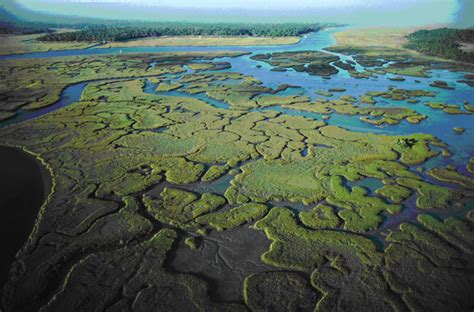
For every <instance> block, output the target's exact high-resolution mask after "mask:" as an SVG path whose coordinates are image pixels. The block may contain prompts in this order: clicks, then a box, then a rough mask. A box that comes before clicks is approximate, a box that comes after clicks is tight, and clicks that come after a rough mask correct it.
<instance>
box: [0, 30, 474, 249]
mask: <svg viewBox="0 0 474 312" xmlns="http://www.w3.org/2000/svg"><path fill="white" fill-rule="evenodd" d="M337 31H340V30H338V29H331V30H326V31H321V32H317V33H311V34H309V35H307V36H305V37H304V38H302V40H301V41H300V42H299V43H297V44H294V45H287V46H257V47H238V46H218V47H215V46H213V47H133V48H110V49H102V48H92V49H83V50H68V51H52V52H41V53H28V54H19V55H8V56H1V57H0V61H1V60H2V59H25V58H51V57H63V56H82V55H114V54H119V53H155V52H202V51H224V50H225V51H244V52H249V54H247V55H243V56H240V57H236V58H219V59H218V60H219V61H225V62H229V63H230V64H231V69H230V70H231V71H235V72H240V73H242V74H244V75H251V76H253V77H255V78H256V79H258V80H260V81H261V82H262V83H263V85H265V86H268V87H272V88H276V87H278V86H279V85H281V84H289V85H295V86H299V87H301V88H299V89H290V90H286V91H285V92H290V93H291V92H297V93H298V94H301V95H306V96H309V97H310V98H312V99H314V98H316V97H317V95H316V94H315V91H316V90H318V89H328V88H334V87H337V88H344V89H346V92H344V93H341V95H352V96H355V97H357V96H360V95H363V94H365V93H366V92H368V91H386V90H387V89H388V88H389V87H391V86H396V87H397V88H402V89H412V90H416V89H417V90H419V89H423V90H426V91H434V92H436V96H435V97H434V98H433V97H429V98H428V97H427V98H420V102H419V103H416V104H408V103H406V102H402V101H392V100H386V99H377V104H376V105H375V107H407V108H410V109H413V110H415V111H417V112H419V113H420V114H424V115H427V116H428V119H427V120H424V121H422V122H421V123H420V124H410V123H408V122H406V121H403V122H401V123H400V124H398V125H387V126H374V125H371V124H368V123H364V122H362V121H361V120H360V119H359V117H360V116H349V115H341V114H337V113H333V114H332V115H331V118H330V119H329V120H328V121H327V123H328V124H332V125H338V126H341V127H344V128H347V129H350V130H352V131H359V132H370V133H380V134H389V135H405V134H412V133H428V134H432V135H434V136H436V137H438V138H439V139H441V140H442V141H444V142H446V143H448V146H449V149H450V151H451V152H452V153H453V156H452V157H450V158H445V157H442V156H438V157H435V158H433V159H431V160H430V161H428V162H427V163H426V164H424V166H425V167H426V168H429V167H436V166H442V165H447V164H451V165H454V166H455V167H456V168H457V169H458V170H460V171H461V172H463V173H466V170H465V166H466V164H467V162H468V160H469V158H470V157H473V156H474V140H473V133H474V115H467V114H461V115H449V114H446V113H444V112H442V111H441V110H434V109H431V108H429V107H427V106H426V105H424V102H426V101H434V102H445V103H449V104H462V103H463V102H464V101H468V102H471V104H474V88H471V87H469V86H467V85H466V84H463V83H459V82H458V80H461V79H462V76H463V75H464V73H460V72H450V71H447V70H433V71H431V72H430V75H431V77H430V78H418V77H417V78H414V77H405V78H406V80H405V81H396V82H395V81H392V80H390V79H389V78H391V77H394V75H391V74H387V75H380V76H378V77H376V78H369V79H356V78H352V77H351V76H350V75H349V73H348V72H347V71H345V70H341V69H340V70H339V73H338V74H336V75H333V76H331V79H323V78H321V77H319V76H314V75H309V74H307V73H304V72H296V71H291V70H290V71H286V72H276V71H271V69H272V66H270V65H268V64H267V63H264V62H259V61H256V60H252V59H251V56H252V55H256V54H262V53H270V52H284V51H306V50H312V51H324V48H326V47H329V46H332V45H334V44H335V43H336V42H335V39H334V37H333V34H334V33H335V32H337ZM333 54H335V55H337V56H339V57H340V59H341V60H342V61H344V62H346V61H352V62H354V59H352V57H350V56H345V55H341V54H337V53H333ZM257 65H259V66H257ZM356 69H357V70H359V71H361V70H363V68H362V67H361V66H360V65H359V64H357V63H356ZM436 79H442V80H443V81H446V82H447V83H449V84H450V85H452V86H454V87H455V89H454V90H444V89H439V88H434V87H431V86H429V84H430V83H432V82H433V80H436ZM104 80H107V79H104ZM89 83H91V82H81V83H77V84H72V85H70V86H68V87H67V88H65V89H64V90H63V91H62V93H61V97H60V100H59V101H58V102H56V103H55V104H53V105H51V106H48V107H45V108H43V109H39V110H34V111H26V110H20V111H19V112H18V114H17V116H16V117H15V118H12V119H9V120H6V121H3V122H0V127H4V126H8V125H12V124H15V123H18V122H23V121H27V120H30V119H32V118H36V117H39V116H42V115H44V114H47V113H50V112H52V111H55V110H57V109H60V108H62V107H66V106H68V105H70V104H72V103H75V102H77V101H79V100H80V97H81V94H82V92H83V90H84V89H85V88H86V87H87V86H88V84H89ZM155 88H156V85H153V84H151V83H149V82H147V84H146V87H145V92H148V93H154V92H155V91H154V90H155ZM160 94H162V93H160ZM164 94H166V95H174V96H186V97H194V98H196V97H197V98H199V99H201V100H203V101H205V102H207V103H209V104H210V105H213V106H216V107H219V108H223V109H228V108H229V105H228V104H226V103H224V102H220V101H216V100H214V99H210V98H208V97H207V96H205V95H202V94H198V95H189V94H187V93H184V92H179V91H171V92H166V93H164ZM362 105H363V104H361V106H362ZM260 110H274V111H278V112H280V113H282V114H289V115H296V116H305V117H307V118H312V119H319V120H320V119H321V117H322V115H321V114H315V113H310V112H304V111H299V110H295V109H290V108H283V107H281V106H272V107H267V108H264V109H260ZM453 127H463V128H465V129H466V132H465V134H463V135H458V134H455V133H454V131H453V130H452V129H453ZM1 153H3V152H1ZM9 153H14V152H12V151H8V153H7V154H5V155H7V156H8V155H10V154H9ZM35 179H36V178H35ZM34 181H36V180H34ZM372 182H373V181H365V182H364V181H362V182H361V183H362V184H363V183H366V184H367V186H366V187H367V188H368V189H371V183H372ZM38 185H41V187H43V185H44V184H43V182H41V184H38ZM38 187H39V186H38ZM38 196H39V195H38ZM34 198H40V197H34ZM43 199H44V198H43ZM35 205H36V206H35V207H36V209H37V208H38V207H39V206H40V205H41V202H39V203H37V204H35ZM406 211H407V212H406V213H407V214H406V215H403V214H402V215H401V217H404V218H405V217H406V218H411V217H412V216H411V215H409V213H410V211H411V210H408V209H407V210H406ZM34 215H36V213H34ZM33 220H34V218H33ZM30 230H31V225H30ZM24 232H25V233H29V231H26V230H25V231H24ZM17 249H18V248H17Z"/></svg>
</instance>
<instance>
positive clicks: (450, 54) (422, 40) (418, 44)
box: [405, 28, 474, 62]
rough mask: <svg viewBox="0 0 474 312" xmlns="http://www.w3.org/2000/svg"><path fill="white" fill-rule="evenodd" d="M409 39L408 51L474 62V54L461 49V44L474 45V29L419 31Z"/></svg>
mask: <svg viewBox="0 0 474 312" xmlns="http://www.w3.org/2000/svg"><path fill="white" fill-rule="evenodd" d="M407 38H408V43H407V44H406V45H405V47H406V48H408V49H411V50H415V51H418V52H420V53H423V54H426V55H431V56H439V57H442V58H446V59H452V60H456V61H462V62H474V53H472V52H470V53H468V52H466V51H463V50H462V49H461V43H474V29H452V28H440V29H434V30H418V31H416V32H414V33H411V34H410V35H408V36H407Z"/></svg>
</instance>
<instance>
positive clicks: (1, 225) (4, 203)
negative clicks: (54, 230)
mask: <svg viewBox="0 0 474 312" xmlns="http://www.w3.org/2000/svg"><path fill="white" fill-rule="evenodd" d="M51 188H52V177H51V174H50V172H49V171H48V169H47V168H46V166H44V164H43V163H42V162H41V161H40V160H39V159H38V158H37V157H36V156H35V155H33V154H30V153H28V152H26V151H24V150H22V149H21V148H16V147H8V146H0V233H1V235H0V245H1V246H2V257H1V260H0V264H1V265H0V267H1V269H0V285H1V286H3V284H4V283H5V282H6V281H7V279H8V273H9V271H10V267H11V265H12V263H13V261H14V259H15V255H16V254H17V252H18V250H20V249H21V248H22V246H23V245H24V244H25V242H26V241H27V239H28V236H29V235H30V233H31V232H32V230H33V228H34V224H35V220H36V217H37V215H38V212H39V210H40V208H41V206H42V205H43V203H44V202H45V200H46V199H47V198H48V195H49V193H50V192H51Z"/></svg>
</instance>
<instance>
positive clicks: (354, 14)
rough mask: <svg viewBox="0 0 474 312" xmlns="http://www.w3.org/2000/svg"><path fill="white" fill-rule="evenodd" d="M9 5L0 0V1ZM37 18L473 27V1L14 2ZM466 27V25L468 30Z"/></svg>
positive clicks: (80, 0)
mask: <svg viewBox="0 0 474 312" xmlns="http://www.w3.org/2000/svg"><path fill="white" fill-rule="evenodd" d="M2 1H3V2H5V1H10V0H0V3H1V2H2ZM16 2H17V3H18V4H20V5H21V6H23V7H25V8H27V9H30V10H34V11H39V12H43V13H51V14H61V15H76V16H81V17H95V18H109V19H135V20H154V21H157V20H158V21H214V22H228V21H235V22H255V21H263V22H281V21H285V22H336V23H349V24H356V25H362V26H372V25H373V26H406V25H427V24H449V23H454V22H457V23H460V24H464V25H463V26H474V25H472V24H473V23H474V18H471V16H474V0H273V1H270V0H16ZM469 24H470V25H469Z"/></svg>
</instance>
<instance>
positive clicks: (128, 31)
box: [39, 23, 335, 42]
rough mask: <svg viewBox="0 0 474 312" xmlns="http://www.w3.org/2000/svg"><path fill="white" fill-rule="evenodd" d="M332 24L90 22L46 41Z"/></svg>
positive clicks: (290, 32) (298, 29)
mask: <svg viewBox="0 0 474 312" xmlns="http://www.w3.org/2000/svg"><path fill="white" fill-rule="evenodd" d="M328 26H335V25H332V24H331V25H329V24H250V25H249V24H237V23H236V24H203V23H195V24H193V23H162V24H154V25H153V26H135V25H129V26H120V25H118V26H108V25H89V26H87V27H85V28H83V29H81V30H79V31H76V32H67V33H51V34H46V35H44V36H42V37H41V38H39V40H42V41H91V42H92V41H124V40H130V39H138V38H147V37H161V36H264V37H288V36H298V35H301V34H305V33H309V32H314V31H319V30H321V28H323V27H328Z"/></svg>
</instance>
